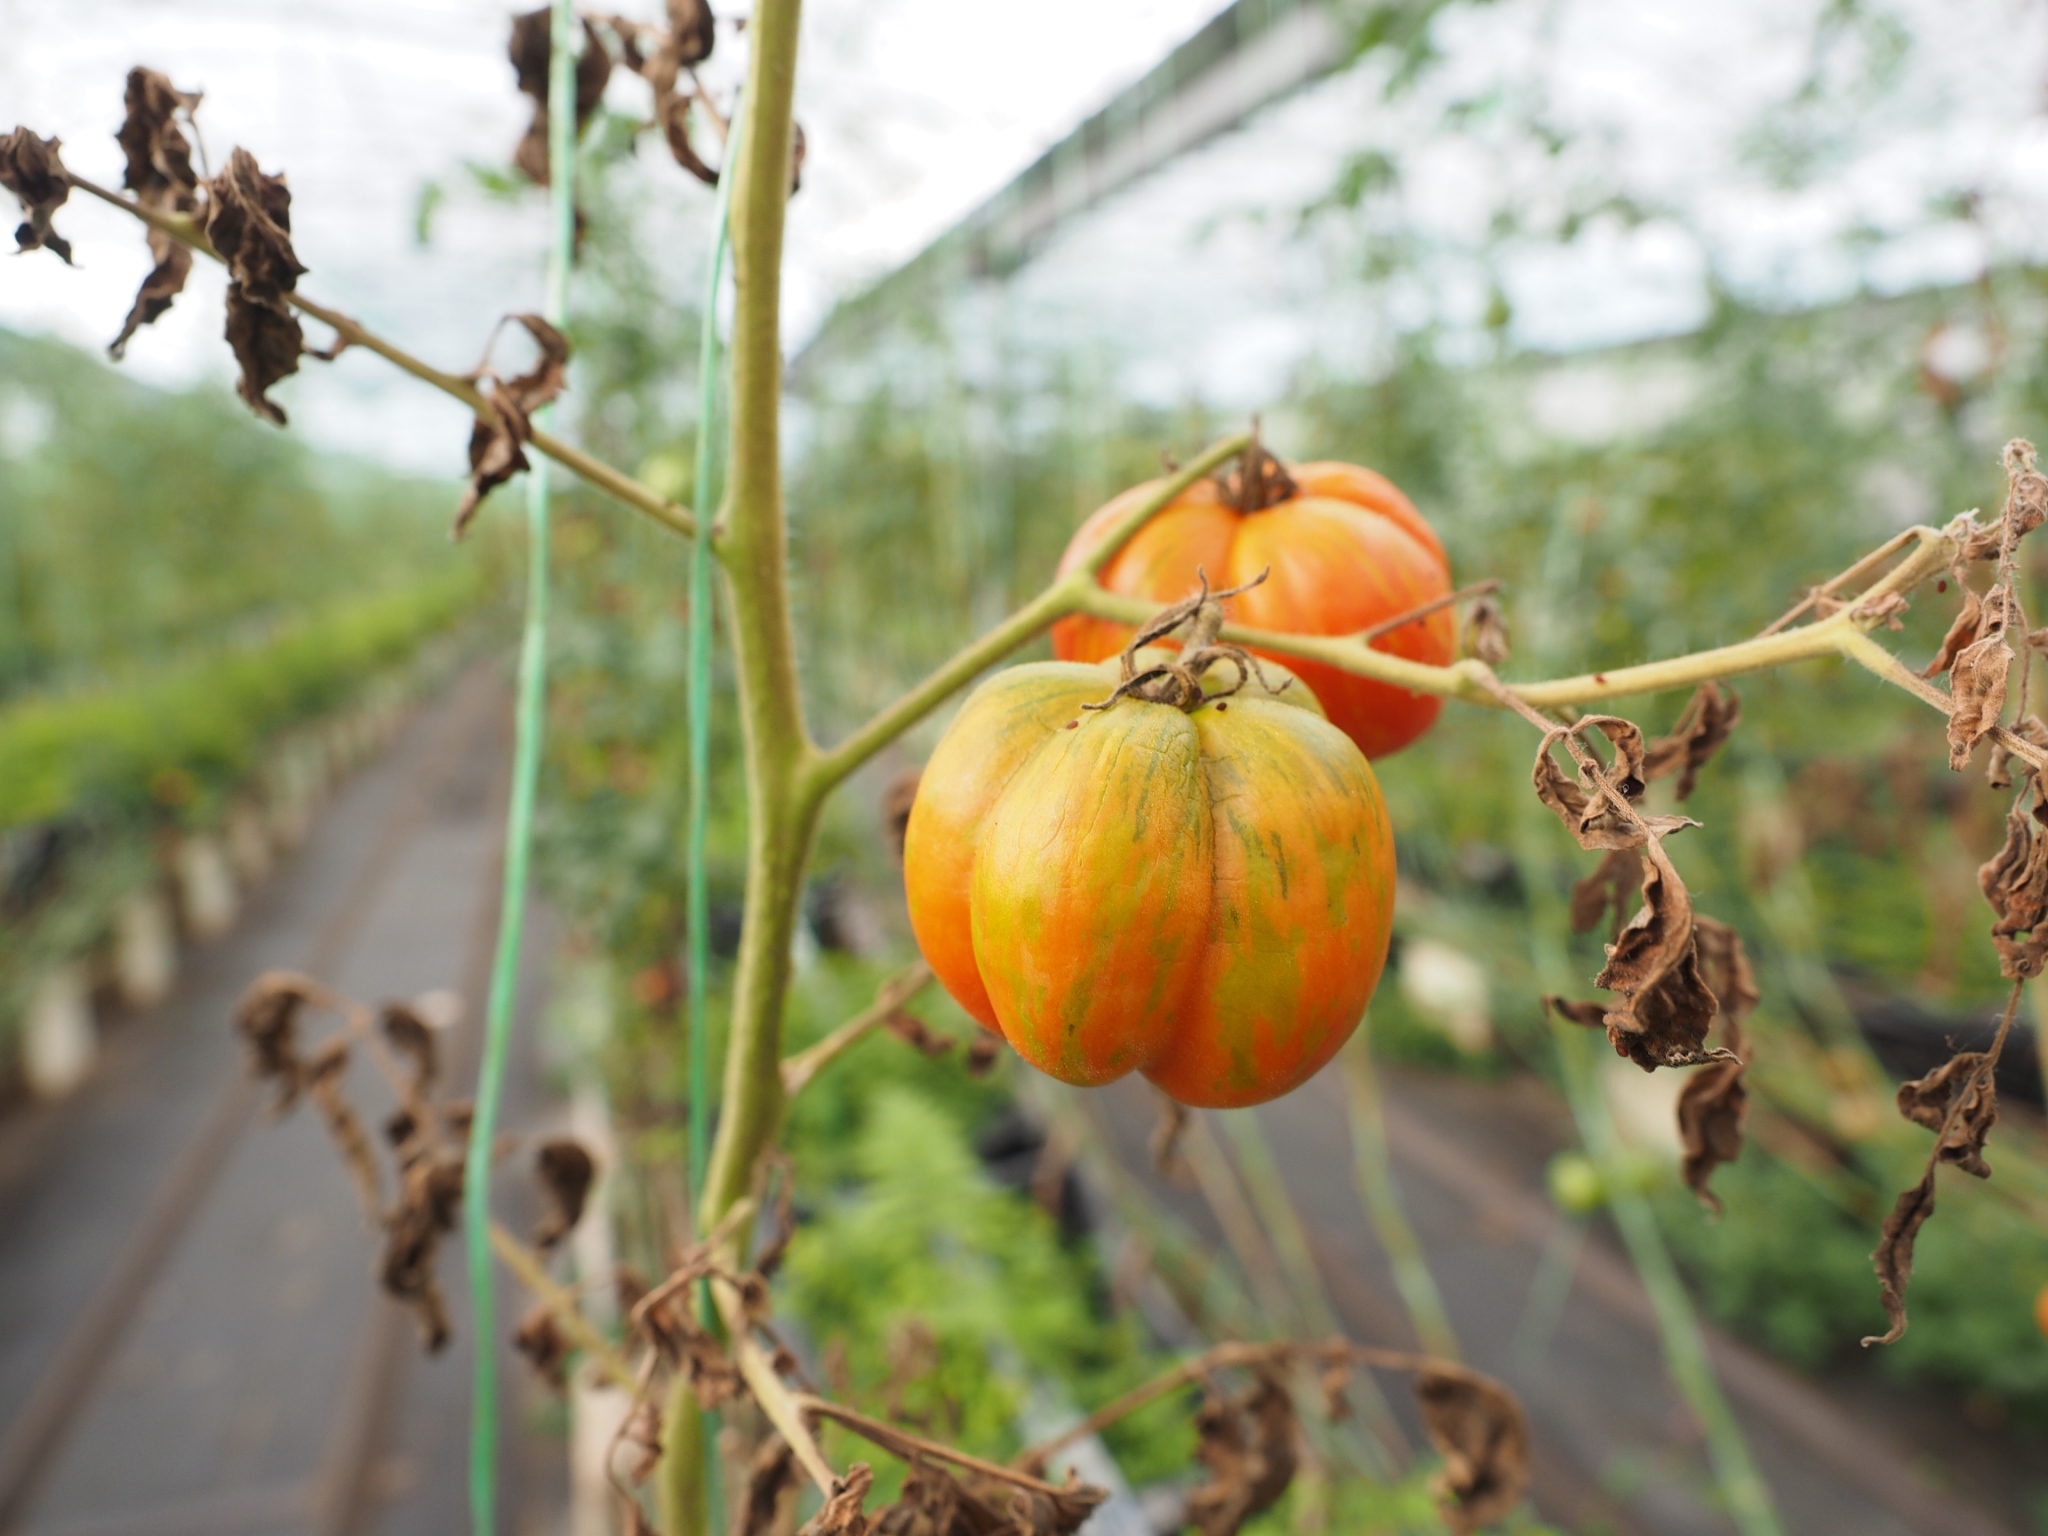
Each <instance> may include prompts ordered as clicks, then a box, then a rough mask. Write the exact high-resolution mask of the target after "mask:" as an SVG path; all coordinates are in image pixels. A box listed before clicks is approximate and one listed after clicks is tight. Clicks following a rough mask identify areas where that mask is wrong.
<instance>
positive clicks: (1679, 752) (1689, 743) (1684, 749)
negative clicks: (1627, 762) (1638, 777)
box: [1643, 679, 1742, 800]
mask: <svg viewBox="0 0 2048 1536" xmlns="http://www.w3.org/2000/svg"><path fill="white" fill-rule="evenodd" d="M1741 719H1742V700H1741V698H1740V697H1738V696H1737V694H1736V692H1735V690H1734V689H1733V688H1723V687H1722V686H1721V685H1720V684H1719V683H1717V682H1714V681H1713V680H1711V679H1709V680H1708V681H1706V682H1704V683H1701V684H1700V685H1699V687H1698V688H1696V689H1694V690H1693V695H1692V697H1691V698H1690V699H1689V700H1687V701H1686V706H1685V709H1684V711H1683V712H1682V713H1681V714H1680V715H1679V717H1678V723H1677V724H1676V725H1674V726H1673V727H1672V728H1671V734H1670V735H1668V736H1659V737H1658V738H1657V739H1656V740H1655V741H1653V742H1651V743H1650V744H1649V746H1648V747H1647V748H1645V749H1644V752H1643V777H1644V778H1645V779H1649V780H1656V779H1661V778H1663V777H1664V776H1665V775H1666V774H1668V773H1675V774H1677V775H1678V786H1677V791H1678V798H1679V799H1681V800H1684V799H1686V798H1687V797H1689V796H1690V795H1691V794H1692V792H1693V787H1694V785H1696V784H1697V783H1698V782H1699V772H1700V769H1701V768H1703V767H1705V766H1706V764H1707V762H1708V760H1709V759H1711V758H1712V757H1713V755H1714V754H1715V753H1716V752H1718V751H1720V750H1721V744H1722V743H1723V742H1725V741H1727V739H1728V737H1729V735H1730V734H1731V733H1732V732H1733V731H1734V729H1735V727H1736V725H1737V723H1738V722H1740V720H1741Z"/></svg>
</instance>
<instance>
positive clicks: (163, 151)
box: [114, 64, 201, 213]
mask: <svg viewBox="0 0 2048 1536" xmlns="http://www.w3.org/2000/svg"><path fill="white" fill-rule="evenodd" d="M200 100H201V93H200V92H198V91H181V90H179V89H178V88H177V87H176V86H175V85H173V84H171V82H170V80H169V78H168V77H167V76H164V75H161V74H159V73H157V71H155V70H153V69H149V68H146V67H145V66H143V65H140V64H138V65H136V66H135V68H133V69H131V70H129V71H128V84H127V87H126V89H125V90H123V92H122V95H121V101H122V105H123V106H124V107H126V109H127V115H126V116H125V117H124V118H123V119H122V120H121V127H120V130H119V131H118V132H117V133H115V135H114V138H115V140H116V141H117V142H118V143H119V144H120V146H121V152H122V154H123V155H125V156H126V157H127V162H128V163H127V167H126V169H125V170H124V171H123V172H122V175H121V185H122V186H124V187H126V188H127V189H128V190H129V191H130V192H133V193H134V194H135V200H136V201H137V202H138V203H140V204H142V206H143V207H145V208H153V209H157V210H159V211H161V212H166V213H171V212H176V213H189V212H190V211H191V210H192V209H194V208H196V207H197V206H198V204H199V176H198V174H197V173H196V172H195V171H194V170H193V169H192V145H191V142H190V141H189V140H188V139H186V137H185V133H184V130H183V129H181V128H179V126H178V114H179V113H180V112H183V113H184V114H186V115H187V116H188V117H189V116H190V115H191V114H192V113H193V112H195V111H196V110H198V107H199V103H200Z"/></svg>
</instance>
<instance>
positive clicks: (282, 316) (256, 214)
mask: <svg viewBox="0 0 2048 1536" xmlns="http://www.w3.org/2000/svg"><path fill="white" fill-rule="evenodd" d="M206 190H207V197H206V238H207V239H208V240H210V241H211V242H212V243H213V248H214V250H216V251H218V252H219V253H220V258H221V260H222V261H224V262H226V263H227V267H228V321H227V339H228V345H229V346H230V347H232V348H233V349H234V353H235V361H236V362H237V363H239V364H240V365H241V369H242V376H241V378H240V379H239V380H237V381H236V384H235V389H236V392H237V393H238V394H240V395H241V397H242V399H243V401H244V402H246V403H247V405H248V406H249V408H250V409H251V410H253V411H255V412H256V413H257V414H258V415H259V416H263V417H266V418H267V419H269V420H270V421H273V422H275V423H277V424H278V425H279V426H283V425H284V422H285V414H284V412H283V410H281V409H280V408H279V407H278V406H276V405H275V404H273V403H272V402H271V400H270V399H269V397H268V395H267V394H266V391H267V390H269V388H270V387H271V386H272V385H273V384H275V383H277V382H278V380H280V379H283V378H285V377H287V376H288V375H290V374H294V373H297V372H298V371H299V355H300V354H301V353H302V352H304V351H305V350H306V339H305V335H304V333H303V332H302V331H301V330H300V329H299V322H298V318H297V316H295V315H294V314H293V313H292V310H291V305H290V303H289V302H288V300H287V298H286V295H287V294H289V293H290V292H291V291H292V290H293V289H294V288H295V287H296V286H297V285H298V281H299V278H300V276H301V275H302V274H303V273H304V272H305V270H306V269H305V268H304V267H303V266H301V265H300V264H299V258H298V256H297V254H296V253H295V252H294V251H293V250H292V242H291V228H292V213H291V209H292V194H291V190H290V188H288V187H287V186H286V185H285V182H284V178H283V177H282V176H266V175H264V174H263V171H262V169H261V168H260V167H259V166H258V165H257V164H256V157H255V156H254V155H252V154H250V153H249V152H248V151H247V150H246V149H239V148H238V149H236V150H235V151H234V153H233V154H231V155H229V156H228V163H227V165H226V166H225V167H224V168H223V169H222V171H221V173H220V174H219V175H218V176H216V177H214V178H213V180H212V181H210V182H208V183H207V184H206Z"/></svg>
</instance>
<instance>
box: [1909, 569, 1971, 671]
mask: <svg viewBox="0 0 2048 1536" xmlns="http://www.w3.org/2000/svg"><path fill="white" fill-rule="evenodd" d="M1983 624H1984V599H1983V598H1981V597H1979V596H1978V595H1977V594H1976V593H1975V592H1972V591H1971V590H1970V589H1969V588H1968V587H1964V588H1963V606H1962V607H1961V608H1960V609H1959V610H1958V611H1957V613H1956V616H1955V618H1954V619H1953V620H1952V621H1951V622H1950V624H1949V626H1948V633H1947V634H1945V635H1943V636H1942V637H1941V648H1940V649H1939V650H1937V651H1936V652H1935V653H1934V659H1933V660H1932V661H1930V662H1928V663H1927V665H1926V666H1924V667H1922V668H1921V669H1920V675H1921V676H1922V677H1939V676H1940V675H1941V674H1942V673H1944V672H1946V671H1947V670H1948V669H1949V668H1950V667H1952V666H1954V665H1955V664H1956V658H1957V657H1958V656H1960V655H1961V654H1962V653H1963V652H1964V651H1965V650H1967V649H1969V647H1971V646H1972V645H1975V644H1976V643H1977V635H1978V631H1979V630H1980V629H1981V628H1982V627H1983Z"/></svg>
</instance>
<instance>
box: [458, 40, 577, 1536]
mask: <svg viewBox="0 0 2048 1536" xmlns="http://www.w3.org/2000/svg"><path fill="white" fill-rule="evenodd" d="M575 41H576V39H575V19H574V11H573V8H572V7H571V6H570V4H569V0H554V16H553V23H552V44H553V52H552V55H551V57H550V63H549V70H548V101H549V104H550V106H549V112H550V119H551V123H552V125H553V131H552V132H551V133H550V134H549V137H548V169H549V179H550V183H551V186H550V190H551V193H552V195H551V197H550V199H549V205H550V206H549V212H550V215H551V220H550V222H551V226H552V238H551V239H550V241H549V245H548V283H547V299H546V303H545V306H544V311H545V314H546V316H547V319H548V320H549V322H550V323H552V324H554V325H556V326H557V327H559V326H561V325H562V324H564V323H565V321H566V319H567V314H568V308H569V302H568V300H569V261H570V255H571V250H572V247H573V243H574V239H575V220H576V205H575V186H574V182H575V174H576V140H575V124H576V111H575V102H576V94H575V92H576V76H575V70H576V58H575ZM544 414H547V415H552V408H549V410H548V411H546V412H544ZM526 489H527V496H526V517H527V552H526V572H527V576H526V623H525V627H524V630H523V632H522V633H521V635H520V640H519V697H518V716H517V730H516V739H515V741H514V743H513V752H512V796H511V805H510V807H509V809H508V811H507V817H506V826H505V884H504V891H503V894H502V896H501V898H500V905H499V910H498V950H497V955H496V957H495V958H494V960H493V961H492V965H491V990H490V999H489V1003H488V1005H487V1007H486V1009H485V1013H484V1053H483V1062H482V1065H481V1067H480V1069H479V1071H478V1074H477V1086H476V1117H475V1120H474V1121H473V1122H472V1124H471V1128H470V1137H469V1149H468V1155H467V1157H466V1159H465V1162H464V1168H463V1190H464V1194H465V1199H464V1202H463V1218H464V1221H465V1223H466V1225H467V1228H468V1231H467V1236H468V1240H469V1243H468V1248H469V1298H470V1327H471V1330H472V1336H473V1339H474V1349H475V1377H474V1388H473V1391H474V1399H473V1401H472V1402H471V1404H470V1442H469V1508H470V1529H471V1530H472V1532H473V1533H474V1536H492V1533H493V1532H494V1531H495V1530H496V1529H497V1507H496V1506H497V1475H498V1468H497V1461H498V1325H497V1309H496V1305H495V1299H494V1297H493V1295H492V1278H493V1276H492V1272H491V1150H492V1147H493V1145H494V1144H495V1143H496V1141H497V1134H498V1104H499V1100H500V1098H501V1097H502V1096H503V1093H504V1086H505V1057H506V1055H507V1052H508V1050H509V1048H510V1045H511V1037H512V1011H513V1007H514V1005H515V1004H516V1003H517V1001H518V995H519V951H520V944H521V940H522V939H523V937H524V933H525V925H526V884H527V872H528V866H529V864H530V863H531V860H532V853H533V803H534V797H535V794H536V792H537V790H538V788H539V784H540V757H541V746H542V740H543V737H544V735H545V732H546V729H547V637H548V511H549V509H548V476H547V474H546V472H545V471H538V472H536V473H534V474H532V475H530V476H529V477H528V479H527V482H526Z"/></svg>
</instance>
